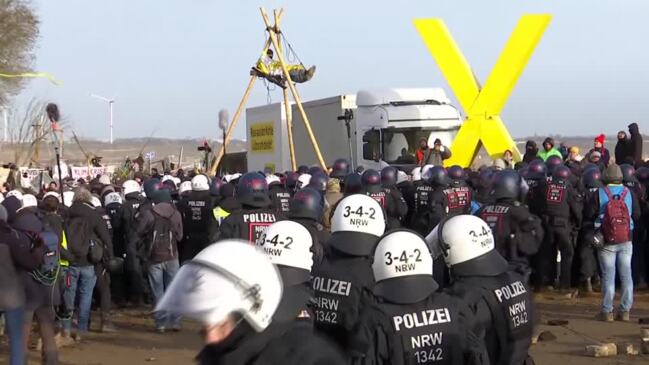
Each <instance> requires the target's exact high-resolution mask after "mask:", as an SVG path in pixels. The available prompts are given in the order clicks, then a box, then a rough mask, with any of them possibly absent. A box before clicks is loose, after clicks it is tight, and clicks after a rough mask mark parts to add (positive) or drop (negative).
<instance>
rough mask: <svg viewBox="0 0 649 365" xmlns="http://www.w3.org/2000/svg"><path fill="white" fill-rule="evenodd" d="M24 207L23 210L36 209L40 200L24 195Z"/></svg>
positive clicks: (30, 195)
mask: <svg viewBox="0 0 649 365" xmlns="http://www.w3.org/2000/svg"><path fill="white" fill-rule="evenodd" d="M22 202H23V206H22V208H30V207H36V206H37V205H38V200H36V197H35V196H33V195H32V194H25V195H23V200H22Z"/></svg>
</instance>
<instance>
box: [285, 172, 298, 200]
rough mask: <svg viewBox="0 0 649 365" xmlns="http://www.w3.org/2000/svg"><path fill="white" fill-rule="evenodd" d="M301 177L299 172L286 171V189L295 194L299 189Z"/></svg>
mask: <svg viewBox="0 0 649 365" xmlns="http://www.w3.org/2000/svg"><path fill="white" fill-rule="evenodd" d="M299 178H300V174H298V173H297V172H292V171H291V172H287V173H286V181H284V185H285V186H284V187H285V188H286V191H288V192H289V194H291V196H292V195H293V194H295V192H296V191H297V180H298V179H299Z"/></svg>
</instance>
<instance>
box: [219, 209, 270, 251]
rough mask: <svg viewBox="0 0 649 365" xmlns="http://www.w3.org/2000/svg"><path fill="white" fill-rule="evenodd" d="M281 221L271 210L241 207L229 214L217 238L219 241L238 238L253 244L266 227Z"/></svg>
mask: <svg viewBox="0 0 649 365" xmlns="http://www.w3.org/2000/svg"><path fill="white" fill-rule="evenodd" d="M281 219H282V218H281V217H280V216H278V215H277V214H275V210H273V209H272V208H269V207H268V208H256V207H251V206H248V205H242V209H241V210H240V211H236V212H233V213H231V214H230V215H229V216H228V217H227V218H225V219H224V220H223V223H221V227H220V236H219V237H220V239H227V238H238V239H242V240H245V241H248V242H250V243H255V242H256V241H257V239H258V238H259V237H260V236H261V235H262V234H263V233H264V232H265V231H266V228H268V226H270V225H271V224H273V223H275V222H277V221H279V220H281Z"/></svg>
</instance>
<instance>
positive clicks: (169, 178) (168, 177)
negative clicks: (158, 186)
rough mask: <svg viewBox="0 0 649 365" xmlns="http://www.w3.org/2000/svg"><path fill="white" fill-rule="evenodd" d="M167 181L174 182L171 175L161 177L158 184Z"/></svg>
mask: <svg viewBox="0 0 649 365" xmlns="http://www.w3.org/2000/svg"><path fill="white" fill-rule="evenodd" d="M167 180H171V181H174V177H173V176H171V175H164V176H163V177H162V179H161V180H160V182H165V181H167Z"/></svg>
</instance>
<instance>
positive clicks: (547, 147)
mask: <svg viewBox="0 0 649 365" xmlns="http://www.w3.org/2000/svg"><path fill="white" fill-rule="evenodd" d="M551 156H558V157H559V158H561V160H562V161H563V155H561V152H559V150H558V149H556V148H555V147H554V139H552V138H550V137H548V138H546V139H545V140H544V141H543V149H542V150H539V152H538V153H537V157H539V158H540V159H541V160H543V161H547V159H548V158H550V157H551Z"/></svg>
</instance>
